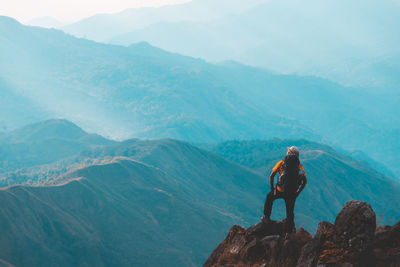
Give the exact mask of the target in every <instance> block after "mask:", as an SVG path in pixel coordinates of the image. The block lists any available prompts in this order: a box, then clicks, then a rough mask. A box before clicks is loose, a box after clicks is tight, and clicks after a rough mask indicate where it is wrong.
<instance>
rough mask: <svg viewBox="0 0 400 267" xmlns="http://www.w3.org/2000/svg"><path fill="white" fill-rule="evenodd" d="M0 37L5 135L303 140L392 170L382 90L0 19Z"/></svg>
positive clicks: (392, 118) (388, 113) (393, 120)
mask: <svg viewBox="0 0 400 267" xmlns="http://www.w3.org/2000/svg"><path fill="white" fill-rule="evenodd" d="M0 32H1V35H0V38H1V39H2V42H1V43H0V47H1V50H2V51H3V53H1V54H0V57H1V61H0V85H1V86H2V92H1V94H4V95H5V98H1V100H0V101H1V105H0V106H2V108H3V107H6V108H5V109H3V110H4V111H3V113H2V116H1V118H0V122H1V123H2V125H1V128H2V129H3V131H4V130H5V129H8V130H12V129H15V128H16V127H20V126H23V125H25V124H27V123H29V122H32V121H39V120H44V119H48V118H52V117H62V118H67V119H68V120H71V121H73V122H76V123H79V124H80V125H82V126H83V127H84V128H85V129H86V130H88V131H90V132H98V133H100V134H102V135H104V136H107V137H112V138H117V139H118V138H119V139H125V138H130V137H137V138H150V139H151V138H178V139H183V140H187V141H191V142H199V143H201V142H219V141H223V140H228V139H269V138H273V137H280V138H306V139H309V140H314V141H322V142H324V143H327V144H331V145H333V146H337V147H339V148H344V149H346V150H350V151H351V150H357V151H362V152H364V153H366V154H367V155H368V156H369V157H371V158H373V159H374V160H375V161H377V162H379V163H380V164H383V165H385V166H386V168H388V169H390V170H391V171H392V172H393V173H397V172H398V170H399V167H398V166H397V164H396V162H397V155H398V152H399V151H400V147H398V145H397V143H398V142H396V140H397V139H398V137H399V133H400V132H399V128H398V127H397V125H399V124H398V122H399V118H400V117H399V116H398V105H397V102H398V98H396V97H392V96H391V95H390V94H389V95H388V94H385V93H382V92H375V93H372V92H365V91H363V90H359V89H354V88H349V87H344V86H341V85H339V84H336V83H332V82H329V81H327V80H323V79H320V78H315V77H301V76H296V75H282V74H277V73H273V72H270V71H265V70H263V69H258V68H253V67H248V66H245V65H242V64H240V63H236V62H226V63H223V64H210V63H208V62H206V61H204V60H201V59H195V58H191V57H186V56H181V55H178V54H173V53H169V52H166V51H163V50H161V49H158V48H155V47H152V46H150V45H149V44H147V43H138V44H135V45H132V46H129V47H122V46H116V45H106V44H100V43H95V42H93V41H88V40H84V39H78V38H75V37H72V36H70V35H67V34H65V33H63V32H61V31H57V30H54V29H43V28H38V27H27V26H24V25H22V24H20V23H18V22H17V21H15V20H13V19H11V18H7V17H1V18H0ZM349 95H351V98H350V97H348V96H349ZM10 99H11V100H12V102H10V101H8V100H10ZM12 103H18V104H12ZM371 106H373V107H374V108H371Z"/></svg>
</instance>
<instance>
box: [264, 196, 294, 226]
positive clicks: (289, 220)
mask: <svg viewBox="0 0 400 267" xmlns="http://www.w3.org/2000/svg"><path fill="white" fill-rule="evenodd" d="M279 198H283V199H284V200H285V204H286V232H287V233H291V232H292V231H293V229H294V203H295V202H296V195H295V193H286V192H279V191H278V190H276V189H274V190H273V191H271V192H269V193H268V195H267V199H266V200H265V205H264V215H265V217H267V218H270V216H271V211H272V204H273V202H274V200H275V199H279Z"/></svg>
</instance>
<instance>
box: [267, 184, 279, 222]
mask: <svg viewBox="0 0 400 267" xmlns="http://www.w3.org/2000/svg"><path fill="white" fill-rule="evenodd" d="M278 198H282V193H280V192H279V191H277V190H276V189H275V190H273V191H271V192H269V193H268V195H267V198H266V199H265V204H264V216H265V218H267V219H270V217H271V212H272V204H273V203H274V200H275V199H278Z"/></svg>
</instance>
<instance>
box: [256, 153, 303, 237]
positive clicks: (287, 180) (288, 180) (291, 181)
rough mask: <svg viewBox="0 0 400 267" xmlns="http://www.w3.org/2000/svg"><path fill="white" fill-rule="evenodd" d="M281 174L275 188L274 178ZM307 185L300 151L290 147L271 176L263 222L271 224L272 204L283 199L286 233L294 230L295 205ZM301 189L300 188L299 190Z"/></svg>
mask: <svg viewBox="0 0 400 267" xmlns="http://www.w3.org/2000/svg"><path fill="white" fill-rule="evenodd" d="M278 172H279V179H278V182H277V185H276V188H274V177H275V175H276V174H277V173H278ZM306 184H307V178H306V173H305V172H304V169H303V166H301V164H300V160H299V149H298V148H297V147H295V146H292V147H289V148H288V151H287V154H286V156H285V158H284V159H283V160H281V161H279V162H278V163H277V164H276V165H275V167H274V168H273V169H272V173H271V175H270V187H271V192H269V194H268V195H267V198H266V200H265V205H264V217H262V218H261V220H262V221H263V222H266V223H268V222H270V216H271V211H272V204H273V202H274V200H275V199H279V198H283V199H284V200H285V204H286V233H291V232H292V231H293V229H294V213H293V211H294V203H295V201H296V198H297V197H298V196H299V194H300V193H301V191H302V190H303V189H304V187H305V186H306ZM299 187H300V188H299Z"/></svg>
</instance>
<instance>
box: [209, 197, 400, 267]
mask: <svg viewBox="0 0 400 267" xmlns="http://www.w3.org/2000/svg"><path fill="white" fill-rule="evenodd" d="M284 223H285V222H284V221H280V222H275V221H271V222H269V223H262V222H260V223H258V224H256V225H254V226H252V227H250V228H248V229H243V228H242V227H240V226H237V225H235V226H233V227H232V228H231V230H230V231H229V233H228V236H227V237H226V238H225V240H224V241H223V242H222V243H221V244H220V245H219V246H218V247H217V248H216V249H215V250H214V251H213V253H212V254H211V256H210V257H209V258H208V259H207V261H206V262H205V263H204V267H217V266H218V267H222V266H227V267H228V266H229V267H233V266H237V267H241V266H252V267H267V266H302V267H306V266H307V267H308V266H321V267H322V266H327V267H328V266H329V267H331V266H332V267H333V266H354V267H357V266H360V267H361V266H363V267H364V266H400V222H399V223H397V224H396V225H394V226H392V227H390V226H385V227H376V216H375V213H374V211H373V210H372V208H371V206H370V205H369V204H367V203H366V202H362V201H356V200H352V201H349V202H347V203H346V204H345V206H344V207H343V209H342V210H341V211H340V213H339V214H338V216H337V218H336V220H335V223H334V224H331V223H329V222H321V223H320V224H319V225H318V230H317V232H316V234H315V236H314V237H312V236H311V235H310V234H309V233H308V232H307V231H305V230H304V229H303V228H300V229H299V230H297V231H296V232H294V233H292V234H290V235H288V234H284V231H283V226H284Z"/></svg>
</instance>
